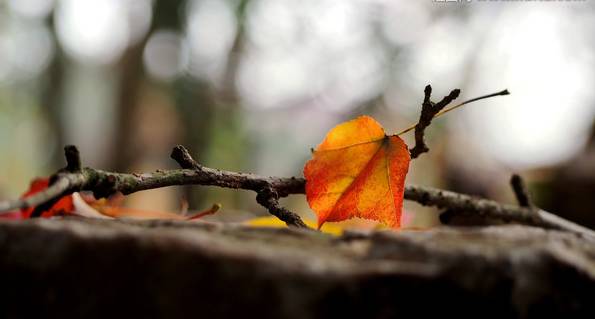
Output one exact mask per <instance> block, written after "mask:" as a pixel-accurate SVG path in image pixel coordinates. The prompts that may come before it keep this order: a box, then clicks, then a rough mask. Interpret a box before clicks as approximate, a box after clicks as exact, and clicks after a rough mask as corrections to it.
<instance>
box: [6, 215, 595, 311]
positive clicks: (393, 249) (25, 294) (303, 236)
mask: <svg viewBox="0 0 595 319" xmlns="http://www.w3.org/2000/svg"><path fill="white" fill-rule="evenodd" d="M0 274H1V278H2V288H1V290H0V317H1V318H23V317H44V318H48V317H61V318H71V317H76V318H99V317H102V318H106V316H108V317H131V318H186V317H193V318H230V317H237V318H240V317H241V318H251V317H257V318H335V317H339V316H342V317H347V318H358V317H359V318H393V317H399V318H403V317H410V316H420V315H421V316H430V315H432V316H437V315H439V316H441V317H447V318H448V317H451V316H455V317H456V318H466V317H469V318H471V317H473V318H478V317H480V318H503V317H507V318H508V317H511V318H515V317H518V318H539V317H541V318H543V316H546V317H551V316H559V317H562V316H564V318H573V317H584V318H595V242H594V241H592V240H590V239H585V238H581V237H580V236H577V235H573V234H570V233H565V232H560V231H555V230H544V229H539V228H534V227H528V226H491V227H477V228H472V227H468V228H454V227H443V228H436V229H433V230H429V231H400V232H389V231H385V232H376V233H372V234H357V233H350V234H346V235H344V236H342V237H334V236H330V235H324V234H320V233H316V232H313V231H306V230H296V229H265V228H246V227H242V226H238V225H223V224H206V223H188V222H186V223H180V222H163V221H160V222H158V221H155V222H136V221H100V220H87V219H64V220H60V219H55V220H45V219H37V220H27V221H18V222H17V221H0Z"/></svg>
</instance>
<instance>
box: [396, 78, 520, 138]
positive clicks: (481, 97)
mask: <svg viewBox="0 0 595 319" xmlns="http://www.w3.org/2000/svg"><path fill="white" fill-rule="evenodd" d="M509 94H510V92H508V90H507V89H505V90H502V91H500V92H496V93H492V94H486V95H482V96H479V97H476V98H472V99H469V100H467V101H464V102H461V103H459V104H457V105H453V106H449V107H447V108H445V109H443V110H442V111H440V112H438V113H436V115H434V118H438V117H440V116H442V115H444V114H446V113H448V112H450V111H452V110H455V109H457V108H459V107H461V106H463V105H465V104H469V103H471V102H475V101H479V100H483V99H487V98H491V97H494V96H499V95H509ZM416 126H417V123H416V124H412V125H410V126H409V127H408V128H406V129H404V130H402V131H400V132H399V133H397V134H396V135H399V136H400V135H403V134H405V133H407V132H409V131H412V130H413V129H415V127H416Z"/></svg>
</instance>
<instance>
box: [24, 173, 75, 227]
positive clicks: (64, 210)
mask: <svg viewBox="0 0 595 319" xmlns="http://www.w3.org/2000/svg"><path fill="white" fill-rule="evenodd" d="M49 184H50V179H49V178H47V177H46V178H37V179H34V180H33V181H32V182H31V186H30V187H29V190H28V191H27V192H26V193H25V194H23V196H21V198H27V197H29V196H32V195H33V194H36V193H39V192H41V191H43V190H45V189H46V188H48V186H49ZM34 210H35V207H29V208H24V209H22V210H21V216H22V218H30V217H31V214H32V213H33V211H34ZM73 210H74V205H73V203H72V196H71V195H67V196H64V197H62V198H60V199H59V200H58V201H57V202H56V203H54V205H52V207H50V208H49V209H47V210H45V211H43V212H42V213H41V215H40V216H41V217H52V216H55V215H63V214H69V213H71V212H72V211H73Z"/></svg>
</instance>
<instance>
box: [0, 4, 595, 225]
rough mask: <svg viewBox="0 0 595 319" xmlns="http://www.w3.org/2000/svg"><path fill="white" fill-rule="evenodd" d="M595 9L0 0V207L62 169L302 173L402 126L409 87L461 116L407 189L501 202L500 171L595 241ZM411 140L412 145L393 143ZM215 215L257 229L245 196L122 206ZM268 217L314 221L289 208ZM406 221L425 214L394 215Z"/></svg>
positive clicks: (255, 210)
mask: <svg viewBox="0 0 595 319" xmlns="http://www.w3.org/2000/svg"><path fill="white" fill-rule="evenodd" d="M594 79H595V5H594V3H593V1H589V0H587V1H564V2H555V1H552V2H536V1H527V2H521V1H517V2H509V1H476V0H472V1H462V2H460V3H457V2H443V1H442V2H441V1H432V0H423V1H406V0H352V1H345V0H300V1H297V0H247V1H246V0H188V1H165V0H164V1H151V0H0V152H1V154H2V155H1V156H0V199H6V198H14V197H18V196H19V195H20V194H21V193H22V192H23V191H24V190H25V189H27V188H28V184H29V181H30V180H31V179H33V178H34V177H36V176H45V175H49V174H51V173H53V172H54V171H55V170H56V169H58V168H60V167H63V166H64V160H63V155H62V148H63V146H64V145H65V144H76V145H77V146H78V147H79V149H80V150H81V153H82V156H83V161H84V164H85V165H87V166H92V167H95V168H101V169H107V170H117V171H122V172H145V171H153V170H155V169H158V168H162V169H163V168H175V167H176V164H175V163H174V162H173V161H172V160H170V159H169V153H170V150H171V148H172V147H173V146H174V145H175V144H184V145H186V146H187V147H188V148H189V149H190V150H191V152H192V154H193V155H194V156H195V158H196V159H198V160H199V161H200V162H201V163H203V164H204V165H207V166H210V167H215V168H220V169H228V170H234V171H243V172H253V173H258V174H264V175H278V176H294V175H296V176H301V175H302V168H303V165H304V163H305V161H306V160H307V159H308V158H309V156H310V148H311V147H315V146H316V145H317V144H318V143H319V142H320V141H322V139H323V137H324V135H325V133H326V132H327V131H328V130H329V129H330V128H332V127H333V126H334V125H335V124H337V123H339V122H342V121H345V120H348V119H351V118H353V117H355V116H356V115H359V114H370V115H372V116H374V117H375V118H376V119H378V120H379V121H380V122H381V123H382V124H383V125H384V126H385V127H386V129H387V130H388V131H389V132H396V131H399V130H401V129H403V128H405V127H407V126H409V125H410V124H411V123H415V122H416V120H417V118H418V116H419V111H420V108H421V102H422V100H423V88H424V86H425V85H426V84H428V83H430V84H432V86H433V88H434V95H433V97H434V99H435V100H438V99H440V98H441V97H442V96H444V95H446V94H447V93H448V92H449V91H450V90H452V89H454V88H460V89H461V90H462V95H461V97H460V99H459V100H460V101H462V100H464V99H467V98H472V97H475V96H479V95H483V94H487V93H492V92H496V91H500V90H502V89H504V88H508V89H509V90H510V91H511V92H512V95H510V96H506V97H496V98H493V99H490V100H485V101H481V102H478V103H476V104H472V105H468V106H465V107H464V108H463V109H460V110H457V111H455V112H453V113H450V114H448V115H447V116H445V117H443V118H440V119H439V120H436V121H435V122H434V123H433V125H432V126H431V127H430V129H429V130H428V132H427V138H428V145H429V146H430V153H428V154H425V155H422V156H421V157H420V158H419V159H417V160H415V161H414V162H413V163H412V166H411V169H410V174H409V176H408V183H417V184H424V185H428V186H434V187H441V188H447V189H450V190H454V191H460V192H465V193H470V194H476V195H481V196H487V197H490V198H494V199H497V200H500V201H504V202H510V203H512V202H513V196H512V193H511V191H510V188H509V185H508V180H509V178H510V175H511V174H512V173H513V172H518V173H521V174H522V175H523V176H524V177H525V179H526V181H527V182H528V184H529V186H530V189H531V192H532V193H533V195H534V197H535V201H536V203H537V204H538V205H540V206H542V207H543V208H545V209H547V210H550V211H552V212H555V213H557V214H560V215H562V216H564V217H566V218H570V219H572V220H575V221H579V222H580V223H582V224H584V225H588V226H591V227H594V226H595V133H594V132H595V125H594V118H595V90H593V88H592V85H593V80H594ZM405 138H406V141H408V142H410V141H411V140H412V139H411V138H412V136H406V137H405ZM184 200H187V201H188V202H189V203H190V208H191V209H196V210H199V209H203V208H205V207H209V206H210V205H211V204H213V203H215V202H218V203H222V204H223V212H222V213H221V214H218V215H217V216H214V217H212V218H217V219H223V220H235V221H239V220H242V219H247V218H253V217H254V216H259V215H265V214H266V213H265V211H264V209H263V208H262V207H260V206H258V205H257V204H256V202H255V200H254V194H253V193H251V192H244V191H234V190H221V189H216V188H206V187H179V188H167V189H161V190H153V191H147V192H142V193H138V194H135V195H131V196H129V197H128V198H127V203H126V205H128V206H132V207H136V208H140V209H150V210H168V211H176V210H179V207H180V205H181V202H182V201H184ZM284 204H285V205H286V206H288V207H289V208H291V209H292V210H294V211H297V212H300V213H301V214H302V215H304V216H312V214H311V212H310V211H309V208H308V206H307V203H306V201H305V198H304V196H292V197H290V198H288V199H285V200H284ZM406 209H407V212H408V213H409V214H408V223H409V224H410V225H413V226H423V225H429V224H432V223H435V222H436V220H437V213H436V211H433V210H427V209H422V208H421V207H420V206H418V205H416V204H415V203H407V204H406Z"/></svg>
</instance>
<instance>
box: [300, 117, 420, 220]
mask: <svg viewBox="0 0 595 319" xmlns="http://www.w3.org/2000/svg"><path fill="white" fill-rule="evenodd" d="M410 160H411V159H410V156H409V150H408V148H407V145H405V142H403V140H402V139H401V138H400V137H398V136H396V135H391V136H387V135H386V133H385V132H384V129H383V128H382V126H381V125H380V124H379V123H378V122H376V120H374V119H373V118H371V117H369V116H360V117H358V118H356V119H354V120H351V121H348V122H345V123H342V124H339V125H337V126H336V127H335V128H333V129H332V130H330V131H329V132H328V134H327V135H326V137H325V139H324V141H322V143H321V144H320V145H319V146H318V147H317V148H316V149H315V150H314V152H313V154H312V159H311V160H310V161H308V162H307V163H306V166H305V167H304V176H305V177H306V198H307V200H308V203H309V204H310V207H311V208H312V210H314V212H315V213H316V214H317V215H318V227H319V228H320V227H321V226H322V225H323V224H324V223H325V222H327V221H329V222H332V221H343V220H346V219H350V218H353V217H361V218H365V219H372V220H377V221H380V222H382V223H384V224H386V225H387V226H389V227H392V228H399V227H400V226H401V214H402V206H403V194H404V189H405V176H406V175H407V171H408V169H409V162H410Z"/></svg>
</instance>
